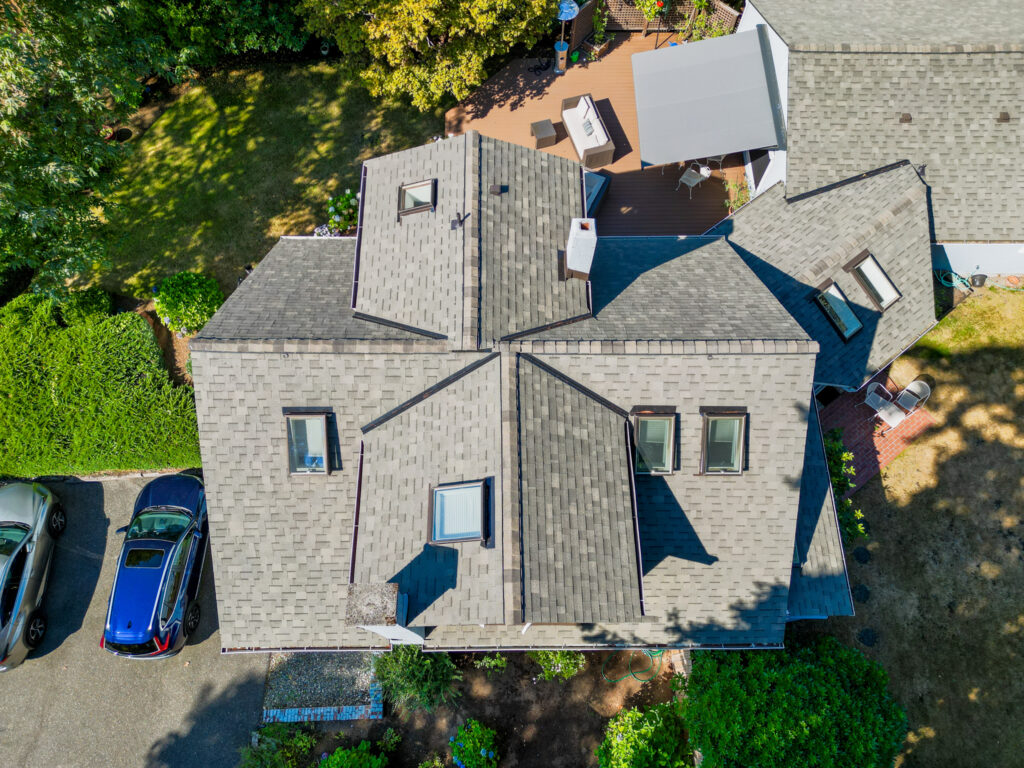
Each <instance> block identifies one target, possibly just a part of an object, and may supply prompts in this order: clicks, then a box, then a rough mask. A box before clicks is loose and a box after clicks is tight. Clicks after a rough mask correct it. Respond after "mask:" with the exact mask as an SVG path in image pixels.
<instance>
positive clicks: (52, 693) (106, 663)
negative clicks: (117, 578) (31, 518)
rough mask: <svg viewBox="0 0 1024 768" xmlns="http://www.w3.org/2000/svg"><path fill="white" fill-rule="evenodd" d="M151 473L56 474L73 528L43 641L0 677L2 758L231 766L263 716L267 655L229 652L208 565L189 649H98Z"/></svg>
mask: <svg viewBox="0 0 1024 768" xmlns="http://www.w3.org/2000/svg"><path fill="white" fill-rule="evenodd" d="M145 482H146V481H145V480H143V479H141V478H138V477H121V478H116V479H111V480H105V481H103V482H102V483H99V482H77V481H76V482H68V483H48V485H50V486H51V487H52V488H53V490H54V491H56V492H57V493H58V494H59V495H60V496H61V498H62V499H63V500H64V506H65V508H66V509H67V514H68V528H67V531H66V532H65V534H64V536H63V538H62V539H61V540H60V542H59V543H58V549H57V552H56V554H55V555H54V564H53V572H52V574H51V581H50V587H49V589H48V591H47V595H46V602H45V609H46V613H47V617H48V619H49V627H48V629H47V635H46V639H45V641H44V643H43V646H42V647H41V648H40V649H39V650H37V651H36V652H35V653H34V654H33V655H32V656H30V657H29V658H28V660H27V661H26V662H25V664H23V665H22V666H20V667H18V668H16V669H13V670H11V671H10V672H5V673H2V674H0V765H3V766H12V767H13V766H18V767H19V768H33V767H34V766H45V767H46V768H60V767H62V766H89V767H90V768H94V767H95V766H104V767H107V766H109V767H110V768H121V767H122V766H124V767H127V766H132V767H133V768H134V767H135V766H145V767H146V768H162V767H163V766H233V765H235V763H236V762H237V760H238V748H239V747H240V746H242V745H244V744H245V743H246V742H247V741H248V738H249V733H250V731H252V730H253V729H254V728H255V727H256V725H257V724H258V720H259V715H260V708H261V706H262V698H263V684H264V680H265V678H266V669H267V657H266V656H265V655H231V656H222V655H221V654H220V638H219V634H218V632H217V608H216V600H215V593H214V582H215V574H214V573H213V568H212V565H211V564H210V562H208V563H207V571H206V573H205V574H204V575H203V586H202V589H201V597H200V604H201V606H202V611H203V615H202V621H201V624H200V627H199V631H198V632H197V634H196V636H195V637H194V638H193V640H192V641H190V644H189V645H188V646H186V647H185V649H184V650H183V651H182V652H181V653H180V654H178V655H177V656H175V657H173V658H170V659H165V660H161V661H134V660H130V659H123V658H117V657H115V656H112V655H111V654H109V653H107V652H106V651H103V650H101V649H100V647H99V641H100V636H101V633H102V631H103V622H104V620H105V619H106V611H107V598H108V597H109V595H110V585H111V583H112V581H113V578H114V566H115V560H116V558H117V555H118V553H119V552H120V547H121V538H122V537H121V535H119V534H117V533H115V531H116V530H117V528H119V527H121V526H123V525H126V524H127V523H128V519H129V517H130V515H131V509H132V504H133V503H134V501H135V496H136V494H137V493H138V492H139V489H140V488H141V487H142V486H143V485H144V484H145Z"/></svg>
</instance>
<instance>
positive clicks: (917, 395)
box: [896, 379, 932, 415]
mask: <svg viewBox="0 0 1024 768" xmlns="http://www.w3.org/2000/svg"><path fill="white" fill-rule="evenodd" d="M931 394H932V388H931V387H929V386H928V384H927V383H925V382H924V381H922V380H921V379H915V380H914V381H912V382H910V383H909V384H907V386H906V387H904V388H903V391H902V392H900V393H899V394H898V395H896V405H898V406H899V407H900V408H902V409H903V410H905V411H906V412H907V415H910V414H911V413H913V412H914V411H916V410H917V409H918V408H920V407H921V406H922V405H924V404H925V401H927V400H928V398H929V397H930V396H931Z"/></svg>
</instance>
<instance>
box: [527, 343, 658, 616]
mask: <svg viewBox="0 0 1024 768" xmlns="http://www.w3.org/2000/svg"><path fill="white" fill-rule="evenodd" d="M518 377H519V387H518V396H519V474H520V489H521V490H520V493H521V498H522V541H523V545H522V546H523V585H524V586H523V590H524V601H523V610H524V619H525V621H527V622H538V623H545V624H565V623H572V624H578V623H594V622H598V621H615V622H635V621H639V620H640V617H641V615H642V607H641V597H640V594H641V593H640V590H641V587H640V579H639V569H638V565H637V560H638V558H637V531H636V526H635V521H634V511H633V497H632V493H631V491H630V479H631V474H632V467H631V465H630V461H629V453H628V450H629V449H628V444H627V435H626V415H625V413H624V412H619V411H616V410H614V409H613V407H610V406H609V404H608V403H605V402H602V401H600V400H598V399H596V398H595V397H594V396H593V395H592V394H591V393H589V392H587V391H585V390H583V389H582V388H581V387H580V385H579V384H577V383H576V382H573V381H572V380H571V379H568V378H566V377H564V376H562V375H561V374H559V373H558V372H557V371H554V370H553V369H550V368H548V367H547V366H545V365H544V364H543V363H539V362H538V361H536V360H535V359H533V358H527V357H524V356H519V358H518Z"/></svg>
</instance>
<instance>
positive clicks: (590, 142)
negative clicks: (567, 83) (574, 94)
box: [562, 97, 608, 156]
mask: <svg viewBox="0 0 1024 768" xmlns="http://www.w3.org/2000/svg"><path fill="white" fill-rule="evenodd" d="M562 121H563V122H564V123H565V130H566V132H567V133H568V134H569V138H570V139H572V143H573V146H575V147H576V152H577V154H579V155H580V156H582V155H583V150H585V149H591V148H593V147H600V146H602V145H603V144H607V143H608V132H607V131H606V130H605V127H604V123H603V122H602V121H601V115H600V114H599V113H598V111H597V107H595V106H594V101H593V99H591V98H589V97H584V98H582V99H580V100H579V102H578V103H577V104H576V106H575V107H572V108H570V109H567V110H565V111H564V112H562ZM586 121H590V125H591V127H592V129H593V130H592V132H591V133H590V134H589V135H588V134H587V131H586V126H585V125H584V123H585V122H586Z"/></svg>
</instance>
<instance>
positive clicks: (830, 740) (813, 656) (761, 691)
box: [683, 637, 907, 768]
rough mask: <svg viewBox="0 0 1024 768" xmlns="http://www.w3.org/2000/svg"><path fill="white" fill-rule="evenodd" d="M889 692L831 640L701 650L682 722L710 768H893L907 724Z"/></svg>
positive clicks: (877, 672)
mask: <svg viewBox="0 0 1024 768" xmlns="http://www.w3.org/2000/svg"><path fill="white" fill-rule="evenodd" d="M887 683H888V676H887V675H886V673H885V670H883V669H882V668H881V667H880V666H879V665H878V664H876V663H875V662H873V661H871V660H870V659H868V658H866V657H865V656H864V655H863V654H862V653H860V652H859V651H857V650H856V649H854V648H848V647H846V646H843V645H841V644H840V643H839V642H837V641H836V640H835V639H834V638H831V637H828V638H825V639H823V640H821V641H819V642H818V643H817V644H816V645H814V646H809V647H804V648H800V649H798V650H796V651H747V652H742V653H739V652H733V651H729V652H722V651H697V652H695V653H694V655H693V671H692V673H691V675H690V677H689V678H688V679H687V680H686V681H685V684H684V687H685V691H686V698H685V699H684V700H683V716H684V719H685V721H686V725H687V727H688V729H689V734H690V745H691V746H692V747H693V748H694V749H698V750H700V751H701V752H702V753H703V755H704V763H703V765H704V768H739V766H744V767H745V768H749V767H751V766H790V765H799V766H804V767H805V768H833V767H834V768H848V766H858V768H890V766H892V764H893V760H894V759H895V756H896V753H897V752H898V751H899V748H900V745H901V744H902V743H903V739H904V738H905V737H906V733H907V718H906V715H905V714H904V712H903V710H902V709H901V708H900V706H899V705H898V704H897V703H896V702H895V701H894V700H893V699H892V697H891V696H890V695H889V692H888V690H887V689H886V685H887Z"/></svg>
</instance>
